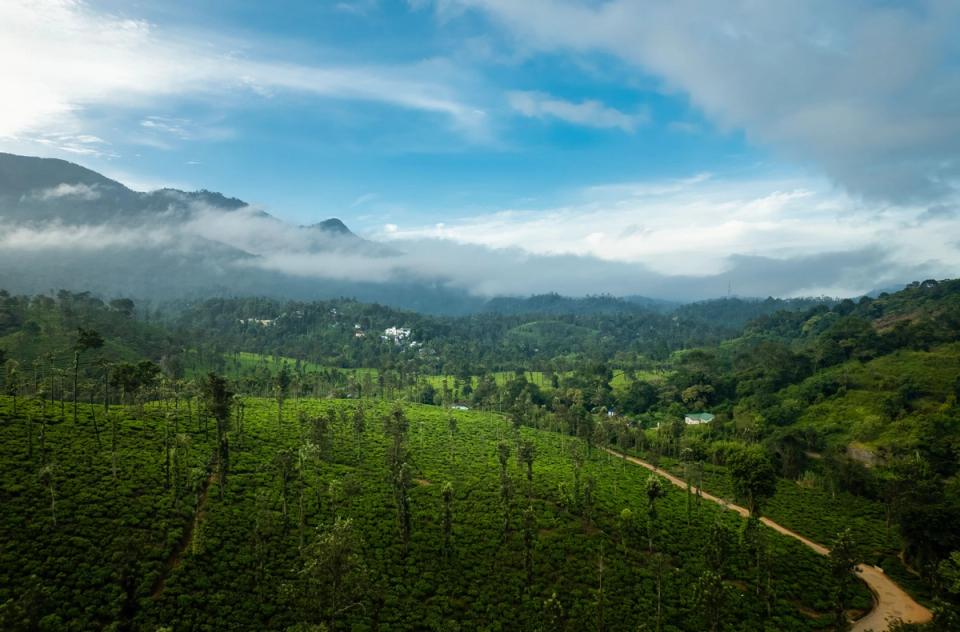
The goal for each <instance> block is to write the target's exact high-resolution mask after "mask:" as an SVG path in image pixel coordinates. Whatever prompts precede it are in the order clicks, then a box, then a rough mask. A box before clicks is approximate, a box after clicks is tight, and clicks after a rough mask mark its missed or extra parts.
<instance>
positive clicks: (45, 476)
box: [40, 463, 57, 527]
mask: <svg viewBox="0 0 960 632" xmlns="http://www.w3.org/2000/svg"><path fill="white" fill-rule="evenodd" d="M55 475H56V466H55V465H54V464H53V463H48V464H46V465H44V466H43V467H42V468H41V469H40V482H41V483H42V484H43V486H44V487H46V488H47V491H48V492H49V493H50V516H51V517H52V518H53V526H54V527H56V526H57V489H56V481H55V478H54V477H55Z"/></svg>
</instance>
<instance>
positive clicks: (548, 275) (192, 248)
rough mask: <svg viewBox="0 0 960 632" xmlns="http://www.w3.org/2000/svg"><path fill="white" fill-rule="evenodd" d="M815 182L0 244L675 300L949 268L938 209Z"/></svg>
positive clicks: (958, 259)
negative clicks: (415, 220)
mask: <svg viewBox="0 0 960 632" xmlns="http://www.w3.org/2000/svg"><path fill="white" fill-rule="evenodd" d="M818 184H819V185H822V183H817V182H815V181H796V180H789V181H755V182H740V183H737V184H736V185H733V184H731V183H728V182H722V181H715V180H713V179H712V178H711V177H709V175H706V174H701V175H698V176H694V177H691V178H686V179H681V180H676V181H671V182H655V183H649V182H630V183H618V184H611V185H604V186H596V187H590V188H588V189H585V190H583V191H581V192H580V197H581V199H580V200H579V202H578V203H577V204H571V205H569V206H565V207H562V208H555V209H545V210H544V209H539V210H506V211H500V212H494V213H490V214H486V215H478V216H474V217H469V218H464V219H461V220H458V221H453V222H447V223H444V224H439V225H431V226H422V227H417V226H412V227H404V226H397V225H384V226H383V228H382V229H381V230H380V231H379V232H374V233H373V234H372V235H371V236H372V237H374V238H375V239H376V240H377V241H376V242H370V241H364V240H361V239H358V238H356V237H353V236H347V237H342V236H338V235H337V234H336V233H330V232H328V231H323V230H320V229H317V228H308V227H307V228H305V227H301V226H295V225H292V224H289V223H286V222H283V221H281V220H278V219H276V218H275V217H273V216H271V215H268V214H266V213H264V212H263V211H261V210H260V209H257V208H254V207H249V206H248V207H243V208H240V209H238V210H230V211H228V210H224V209H221V208H217V207H212V206H208V205H205V204H202V203H191V204H190V207H189V209H188V212H186V213H174V214H170V213H168V214H159V215H154V216H153V219H152V220H145V222H144V223H143V225H140V226H136V225H135V224H134V225H129V224H128V225H125V226H124V227H117V226H115V225H81V226H64V225H62V224H60V223H57V222H54V223H49V224H30V225H19V226H18V225H10V226H0V251H2V252H5V253H7V254H8V255H15V253H17V252H21V253H26V252H32V253H37V252H48V253H49V254H50V258H51V259H52V260H56V259H58V258H60V257H61V256H65V255H66V254H69V253H72V252H83V253H102V255H103V256H104V257H109V256H110V254H111V253H113V252H117V251H127V252H130V251H140V252H142V253H143V256H144V258H149V257H152V256H153V255H152V254H150V253H151V252H162V253H164V255H169V254H170V253H182V254H183V255H184V256H187V255H193V254H196V253H201V254H203V255H204V256H208V257H211V258H213V259H214V260H215V261H216V264H217V265H216V267H217V269H222V270H226V271H228V272H230V274H233V275H236V276H237V278H242V276H243V275H244V274H245V273H246V272H247V271H251V270H257V271H261V272H269V273H277V274H280V275H283V276H286V277H290V278H294V279H300V280H309V279H316V280H325V281H341V282H350V283H403V284H416V283H425V284H429V285H430V286H434V287H435V286H443V287H449V288H452V289H457V290H462V291H466V292H468V293H470V294H473V295H477V296H496V295H527V294H534V293H543V292H554V291H556V292H560V293H563V294H567V295H572V296H582V295H587V294H597V293H609V294H614V295H621V296H623V295H635V294H639V295H647V296H652V297H658V298H668V299H678V300H692V299H702V298H710V297H716V296H723V295H726V294H727V292H728V291H731V290H732V291H733V292H734V293H735V294H738V295H741V296H768V295H774V296H809V295H821V294H827V295H832V296H855V295H859V294H862V293H865V292H868V291H870V290H874V289H877V288H886V287H890V286H895V285H898V284H901V283H905V282H908V281H911V280H916V279H922V278H930V277H934V278H944V277H947V276H951V275H952V273H953V272H954V271H956V270H957V269H960V247H958V245H957V243H956V237H955V231H953V230H952V228H953V227H954V226H955V215H954V213H953V212H952V211H951V210H950V209H943V210H942V211H941V212H936V213H931V212H930V211H929V209H926V208H924V207H919V206H918V207H897V208H895V209H890V210H888V211H887V212H880V213H879V214H878V213H877V211H876V209H875V208H874V207H864V206H857V205H856V203H855V202H854V201H852V200H851V199H850V198H849V197H848V196H846V195H844V194H839V193H836V192H831V190H830V189H829V187H827V188H822V187H818ZM50 190H51V189H48V190H46V191H50ZM52 190H53V191H70V188H69V185H65V184H63V185H60V186H58V187H53V188H52ZM868 220H869V221H868ZM381 241H382V242H386V243H387V244H388V246H385V245H382V244H381V243H379V242H381Z"/></svg>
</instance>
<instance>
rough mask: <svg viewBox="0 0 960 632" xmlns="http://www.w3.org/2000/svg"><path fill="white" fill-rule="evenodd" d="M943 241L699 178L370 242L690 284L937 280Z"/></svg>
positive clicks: (815, 190) (865, 216) (944, 234)
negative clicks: (519, 255) (737, 273)
mask: <svg viewBox="0 0 960 632" xmlns="http://www.w3.org/2000/svg"><path fill="white" fill-rule="evenodd" d="M954 233H955V219H954V218H953V216H952V215H949V214H938V215H934V216H933V217H932V218H931V217H930V214H929V212H928V211H927V209H926V208H925V207H920V206H884V207H878V206H876V205H869V204H865V203H863V202H862V201H859V200H858V199H856V198H855V197H852V196H850V195H847V194H844V193H842V192H837V191H835V190H833V189H832V187H830V186H829V184H828V183H825V182H823V181H819V180H811V179H794V180H756V181H737V182H730V181H720V180H716V179H712V178H710V177H709V176H708V175H706V174H701V175H698V176H694V177H692V178H687V179H681V180H676V181H671V182H653V183H646V182H637V183H621V184H615V185H606V186H596V187H590V188H587V189H584V190H583V191H582V193H581V194H580V196H579V199H577V200H576V201H575V202H573V203H571V204H569V205H567V206H562V207H557V208H549V209H508V210H502V211H498V212H493V213H489V214H485V215H478V216H475V217H470V218H466V219H462V220H460V221H453V222H451V221H447V222H445V223H444V224H442V225H437V224H430V225H426V226H422V227H416V226H414V227H398V226H393V225H391V227H390V228H388V229H386V230H384V231H383V232H381V233H380V234H379V235H377V237H378V238H380V239H385V240H393V241H397V242H402V240H410V239H413V240H419V239H434V240H447V241H452V242H454V243H458V244H469V245H476V246H484V247H488V248H494V249H510V248H517V249H521V250H523V251H525V252H528V253H532V254H536V255H541V256H560V255H574V256H580V257H594V258H596V259H600V260H603V261H608V262H618V263H629V264H640V265H642V266H644V267H645V268H647V269H649V270H652V271H654V272H657V273H660V274H663V275H667V276H674V275H685V276H693V277H709V276H710V275H715V274H720V273H725V272H728V271H730V270H732V269H734V268H736V267H737V266H738V265H739V264H738V260H737V259H736V258H737V257H749V258H754V259H757V258H762V259H769V260H775V261H787V260H796V259H798V258H810V257H819V256H823V255H825V254H826V253H849V252H861V251H867V250H870V249H880V250H882V251H883V253H884V256H885V257H887V258H889V260H890V261H891V262H895V264H896V265H895V266H894V267H892V268H891V269H890V270H889V271H888V272H889V273H890V274H893V275H895V276H896V275H898V274H900V275H902V274H903V273H904V271H905V270H907V269H911V268H915V267H917V266H926V265H932V266H933V267H934V268H936V269H939V270H940V274H942V275H948V274H949V272H950V270H955V269H956V268H957V266H960V251H958V249H957V248H956V247H955V246H954V244H952V240H953V239H954V237H953V235H954ZM401 247H402V244H401ZM880 274H881V276H882V275H883V274H885V273H883V272H881V273H880ZM864 289H865V290H867V289H870V288H869V287H868V288H864ZM620 293H622V292H620Z"/></svg>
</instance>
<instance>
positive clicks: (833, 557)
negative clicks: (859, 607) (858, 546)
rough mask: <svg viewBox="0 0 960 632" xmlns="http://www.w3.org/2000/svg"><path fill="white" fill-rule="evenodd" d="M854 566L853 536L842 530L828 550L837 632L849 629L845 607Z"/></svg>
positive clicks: (848, 599)
mask: <svg viewBox="0 0 960 632" xmlns="http://www.w3.org/2000/svg"><path fill="white" fill-rule="evenodd" d="M856 566H857V560H856V551H855V547H854V543H853V534H852V533H851V532H850V529H844V530H843V531H841V532H840V533H838V534H837V539H836V540H834V542H833V547H832V548H831V549H830V574H831V576H832V577H833V584H834V602H833V603H834V629H835V630H837V632H843V631H844V630H847V629H849V627H850V622H849V621H847V606H848V605H849V601H850V588H851V585H852V584H853V580H854V575H853V573H854V570H855V569H856Z"/></svg>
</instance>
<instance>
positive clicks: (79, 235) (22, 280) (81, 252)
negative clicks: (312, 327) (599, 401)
mask: <svg viewBox="0 0 960 632" xmlns="http://www.w3.org/2000/svg"><path fill="white" fill-rule="evenodd" d="M4 233H5V235H6V237H5V238H3V237H0V287H3V288H6V289H8V290H11V291H14V292H22V293H34V292H41V291H48V290H51V289H61V288H63V289H68V290H73V291H86V290H90V291H94V292H98V293H102V294H104V295H110V296H115V295H119V294H122V295H127V296H132V297H135V298H151V299H164V298H186V297H199V296H208V295H213V296H224V295H237V294H262V295H266V296H275V297H278V298H301V299H307V298H310V299H315V298H324V297H338V296H353V297H356V298H359V299H362V300H368V301H380V302H384V303H389V304H392V305H395V306H398V307H406V308H411V309H422V310H425V311H441V312H448V313H454V312H458V311H470V310H473V309H475V308H476V307H477V306H479V305H480V304H482V302H483V301H482V300H481V299H475V298H473V297H470V296H469V295H467V294H466V293H465V292H462V291H457V290H449V289H447V288H445V287H442V286H439V285H436V284H428V283H427V284H425V283H420V282H417V281H416V280H401V281H396V280H390V281H389V282H366V281H363V280H351V279H344V278H342V277H338V276H337V275H336V274H329V275H325V274H324V272H326V271H329V270H331V269H332V270H333V271H334V272H335V271H336V265H337V263H338V261H342V260H343V259H344V258H350V257H353V258H357V257H362V258H364V259H373V260H383V259H384V258H389V257H396V256H399V255H400V254H402V253H401V252H400V251H399V250H397V249H395V248H391V247H389V246H386V245H384V244H379V243H376V242H372V241H369V240H366V239H363V238H362V237H360V236H358V235H356V234H355V233H353V232H352V231H351V230H350V229H349V228H348V227H347V225H346V224H344V223H343V221H341V220H340V219H337V218H330V219H327V220H324V221H322V222H318V223H316V224H312V225H309V226H295V225H291V224H288V223H286V222H284V221H282V220H280V219H278V218H276V217H274V216H273V215H270V214H269V213H267V212H264V211H262V210H259V209H256V208H254V207H251V206H250V205H248V204H247V203H246V202H244V201H242V200H239V199H237V198H233V197H228V196H225V195H223V194H221V193H216V192H212V191H207V190H200V191H181V190H178V189H170V188H165V189H159V190H156V191H150V192H139V191H134V190H132V189H130V188H128V187H126V186H125V185H123V184H121V183H120V182H117V181H115V180H111V179H110V178H107V177H105V176H103V175H101V174H99V173H97V172H95V171H92V170H90V169H87V168H85V167H82V166H80V165H77V164H74V163H71V162H68V161H65V160H59V159H51V158H35V157H29V156H17V155H13V154H0V234H4ZM298 260H303V263H302V264H297V263H296V262H297V261H298ZM292 265H299V267H300V268H302V269H303V270H304V273H303V274H297V273H291V272H290V271H289V269H290V267H291V266H292ZM311 268H314V269H315V270H316V272H319V274H316V273H313V272H314V270H311ZM295 272H298V270H295Z"/></svg>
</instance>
